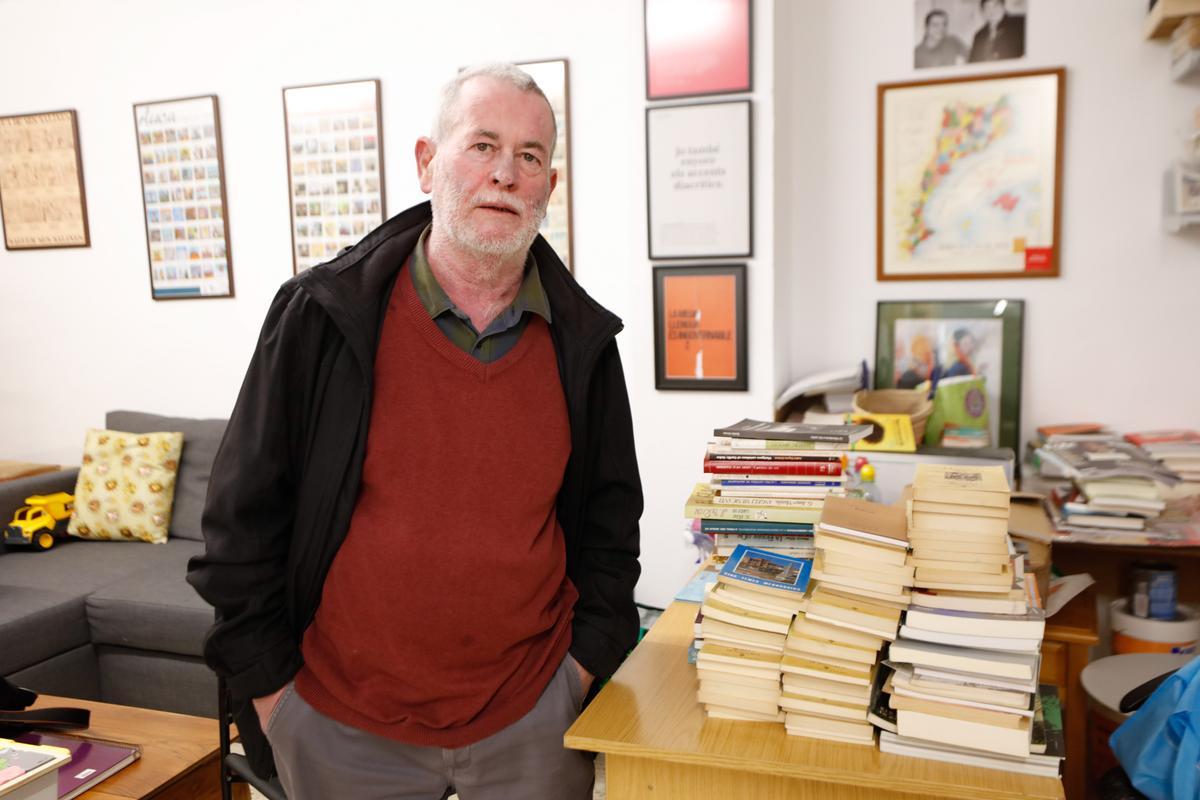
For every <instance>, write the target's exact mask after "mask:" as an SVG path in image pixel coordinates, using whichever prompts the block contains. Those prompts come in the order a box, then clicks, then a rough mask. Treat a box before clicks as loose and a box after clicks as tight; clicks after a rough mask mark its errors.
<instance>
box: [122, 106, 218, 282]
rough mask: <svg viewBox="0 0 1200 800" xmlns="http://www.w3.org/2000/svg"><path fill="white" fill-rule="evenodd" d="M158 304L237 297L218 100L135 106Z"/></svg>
mask: <svg viewBox="0 0 1200 800" xmlns="http://www.w3.org/2000/svg"><path fill="white" fill-rule="evenodd" d="M133 125H134V132H135V134H136V136H137V143H138V163H139V170H138V171H139V174H140V176H141V182H142V222H143V223H144V224H145V229H146V258H147V263H148V267H149V271H150V297H151V299H153V300H189V299H212V298H221V297H233V296H234V285H233V253H232V252H231V249H230V246H229V213H228V209H229V205H228V203H227V202H226V197H225V162H224V156H223V150H222V146H221V115H220V110H219V108H218V104H217V96H216V95H211V94H210V95H201V96H199V97H183V98H178V99H174V100H156V101H153V102H147V103H134V105H133Z"/></svg>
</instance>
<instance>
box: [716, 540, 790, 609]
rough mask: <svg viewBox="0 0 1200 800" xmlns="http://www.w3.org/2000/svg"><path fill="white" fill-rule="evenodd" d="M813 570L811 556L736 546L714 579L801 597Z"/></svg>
mask: <svg viewBox="0 0 1200 800" xmlns="http://www.w3.org/2000/svg"><path fill="white" fill-rule="evenodd" d="M811 572H812V559H810V558H792V557H790V556H785V555H780V554H779V553H773V552H771V551H770V550H762V549H760V548H757V547H746V546H745V545H744V544H740V545H738V546H737V547H736V548H734V551H733V552H732V553H731V554H730V555H729V560H728V561H726V562H725V566H724V567H722V568H721V573H720V575H718V576H717V580H718V581H719V582H722V583H728V584H730V585H733V586H745V587H750V588H753V589H754V590H756V591H761V592H767V593H768V594H778V595H783V596H785V597H797V598H799V597H803V596H804V591H805V589H806V588H807V587H808V577H809V574H810V573H811Z"/></svg>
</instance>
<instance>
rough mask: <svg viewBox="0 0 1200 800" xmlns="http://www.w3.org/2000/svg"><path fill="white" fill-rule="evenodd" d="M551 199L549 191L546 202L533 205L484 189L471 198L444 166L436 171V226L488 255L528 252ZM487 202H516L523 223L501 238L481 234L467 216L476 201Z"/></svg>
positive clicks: (502, 256)
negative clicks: (445, 173) (446, 172)
mask: <svg viewBox="0 0 1200 800" xmlns="http://www.w3.org/2000/svg"><path fill="white" fill-rule="evenodd" d="M549 200H550V198H549V195H547V197H546V199H545V200H544V201H543V202H541V203H540V204H538V205H537V206H535V207H532V208H531V207H530V206H529V205H527V204H525V203H524V202H523V201H522V200H519V199H517V198H514V197H511V196H509V195H504V194H501V193H499V192H497V193H492V192H487V191H484V192H480V193H479V194H477V195H476V196H474V197H471V198H468V197H467V193H466V192H464V191H463V190H462V188H460V187H459V186H458V185H456V184H454V183H452V182H451V181H450V180H449V179H448V178H446V177H444V176H443V175H442V171H441V170H439V169H437V168H436V167H435V168H434V171H433V193H432V206H433V226H434V228H435V229H436V230H440V231H442V233H443V234H444V235H445V236H446V237H447V238H449V239H450V241H452V242H454V244H455V245H456V246H458V247H459V248H461V249H463V250H466V251H468V252H471V253H474V254H476V255H479V256H484V257H487V258H488V259H507V258H510V257H512V256H517V255H522V254H524V253H526V252H528V251H529V246H530V245H532V244H533V240H534V238H536V237H537V234H538V229H539V228H541V225H542V220H543V219H545V217H546V205H547V204H548V203H549ZM488 202H497V203H503V204H504V205H512V206H516V207H517V208H518V210H519V211H520V213H521V219H522V220H523V223H524V224H522V225H521V226H520V227H518V228H516V229H515V230H513V231H512V232H511V233H509V234H508V235H507V236H504V237H502V238H495V237H485V236H482V235H480V233H479V231H478V229H476V228H475V226H474V225H472V224H471V222H470V220H469V219H468V217H469V215H470V213H471V210H472V209H473V208H474V207H475V206H476V205H478V204H480V203H488Z"/></svg>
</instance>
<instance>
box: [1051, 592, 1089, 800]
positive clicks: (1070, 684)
mask: <svg viewBox="0 0 1200 800" xmlns="http://www.w3.org/2000/svg"><path fill="white" fill-rule="evenodd" d="M1099 641H1100V634H1099V632H1098V631H1097V625H1096V587H1095V586H1089V587H1088V588H1087V589H1085V590H1084V591H1083V592H1081V593H1080V594H1079V595H1078V596H1076V597H1073V598H1071V601H1070V602H1069V603H1067V604H1066V605H1065V606H1063V607H1062V608H1061V609H1059V611H1058V613H1057V614H1055V615H1054V616H1053V617H1050V619H1048V620H1046V633H1045V636H1044V637H1043V640H1042V673H1041V681H1042V683H1052V684H1054V685H1055V686H1057V687H1058V697H1059V701H1060V703H1061V704H1062V710H1063V737H1064V738H1065V739H1066V746H1067V758H1066V760H1065V761H1063V785H1064V787H1065V788H1066V792H1067V797H1068V798H1070V800H1076V799H1077V798H1078V800H1083V798H1084V797H1086V796H1087V789H1086V776H1087V698H1086V697H1085V696H1084V692H1083V686H1082V684H1081V683H1080V682H1079V676H1080V675H1081V674H1082V673H1083V668H1084V667H1086V666H1087V665H1088V659H1089V648H1090V647H1091V646H1092V645H1094V644H1096V643H1097V642H1099Z"/></svg>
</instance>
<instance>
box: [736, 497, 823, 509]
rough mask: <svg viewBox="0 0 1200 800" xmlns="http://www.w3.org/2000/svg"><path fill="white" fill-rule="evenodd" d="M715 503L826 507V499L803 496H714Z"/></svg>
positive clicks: (769, 506)
mask: <svg viewBox="0 0 1200 800" xmlns="http://www.w3.org/2000/svg"><path fill="white" fill-rule="evenodd" d="M712 501H713V503H715V504H717V505H725V506H755V507H762V508H813V509H817V510H818V511H819V510H820V509H822V508H824V507H825V501H824V500H814V499H810V498H802V497H720V496H718V497H714V498H713V499H712Z"/></svg>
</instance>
